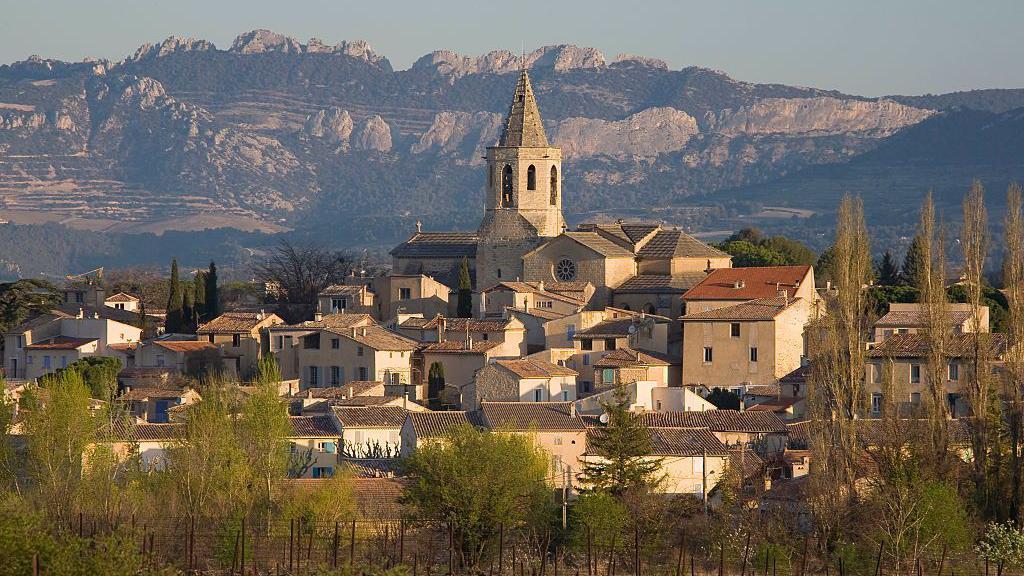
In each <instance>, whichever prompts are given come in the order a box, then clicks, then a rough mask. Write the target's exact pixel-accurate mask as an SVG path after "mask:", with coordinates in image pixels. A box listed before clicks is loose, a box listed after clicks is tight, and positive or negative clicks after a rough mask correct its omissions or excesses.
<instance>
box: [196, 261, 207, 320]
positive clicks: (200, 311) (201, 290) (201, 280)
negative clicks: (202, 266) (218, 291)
mask: <svg viewBox="0 0 1024 576" xmlns="http://www.w3.org/2000/svg"><path fill="white" fill-rule="evenodd" d="M192 292H193V296H192V306H193V308H194V309H195V316H196V326H199V325H200V324H202V323H204V322H206V321H207V320H209V318H208V317H207V316H206V272H205V271H203V270H197V271H196V275H195V277H194V278H193V279H192Z"/></svg>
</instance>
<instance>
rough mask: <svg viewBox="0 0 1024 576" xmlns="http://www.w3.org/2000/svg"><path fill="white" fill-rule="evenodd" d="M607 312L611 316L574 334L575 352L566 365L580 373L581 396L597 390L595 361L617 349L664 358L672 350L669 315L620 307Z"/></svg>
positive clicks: (579, 391) (579, 387)
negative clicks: (626, 349)
mask: <svg viewBox="0 0 1024 576" xmlns="http://www.w3.org/2000/svg"><path fill="white" fill-rule="evenodd" d="M604 314H605V317H606V318H608V319H606V320H602V321H600V322H597V323H596V324H593V325H591V326H590V327H588V328H586V329H583V330H576V331H575V332H574V333H573V336H572V338H573V346H574V348H575V353H574V354H573V357H572V359H571V360H569V361H568V362H567V363H566V365H567V366H569V367H570V368H573V369H574V370H576V371H577V372H578V373H579V386H578V390H577V393H578V395H584V394H590V393H592V392H594V391H596V388H595V383H596V382H597V378H598V374H596V371H595V368H594V362H596V361H598V360H600V359H601V358H603V357H604V356H605V355H606V354H607V353H609V352H611V351H613V350H617V349H619V348H631V349H635V350H643V351H645V352H651V353H654V354H658V355H661V357H663V358H664V357H665V356H666V355H667V352H668V326H669V324H670V322H671V321H670V320H669V319H668V318H664V317H661V316H651V315H648V314H646V313H644V312H639V313H638V312H628V311H624V310H616V309H608V310H605V311H604ZM666 379H667V376H666Z"/></svg>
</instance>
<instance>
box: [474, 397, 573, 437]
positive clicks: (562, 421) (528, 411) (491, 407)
mask: <svg viewBox="0 0 1024 576" xmlns="http://www.w3.org/2000/svg"><path fill="white" fill-rule="evenodd" d="M480 410H481V412H483V415H484V419H485V420H486V421H487V425H488V427H489V428H491V429H501V428H506V429H509V430H534V429H535V430H538V431H549V430H584V429H585V428H586V426H584V424H583V419H582V418H580V416H579V414H577V413H575V411H574V410H573V409H572V402H488V401H483V402H481V403H480Z"/></svg>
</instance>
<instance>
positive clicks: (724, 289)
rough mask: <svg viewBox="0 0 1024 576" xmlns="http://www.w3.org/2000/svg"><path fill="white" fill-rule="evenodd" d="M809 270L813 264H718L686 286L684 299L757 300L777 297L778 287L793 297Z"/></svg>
mask: <svg viewBox="0 0 1024 576" xmlns="http://www.w3.org/2000/svg"><path fill="white" fill-rule="evenodd" d="M810 271H811V267H810V266H760V267H754V268H719V269H717V270H712V271H711V273H710V274H708V277H707V278H705V279H704V280H702V281H701V282H700V283H699V284H697V285H696V286H694V287H693V288H690V289H689V290H687V291H686V293H685V294H683V300H686V301H691V300H756V299H759V298H775V297H776V296H778V291H779V290H788V291H789V296H790V297H792V296H793V295H794V294H793V293H794V290H795V289H796V288H798V287H799V286H800V283H801V282H803V280H804V278H805V277H806V276H807V274H808V273H809V272H810ZM811 281H812V282H813V277H812V278H811Z"/></svg>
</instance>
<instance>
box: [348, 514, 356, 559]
mask: <svg viewBox="0 0 1024 576" xmlns="http://www.w3.org/2000/svg"><path fill="white" fill-rule="evenodd" d="M355 565H356V521H355V520H353V521H352V532H351V533H350V534H349V537H348V567H349V568H351V567H353V566H355Z"/></svg>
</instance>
